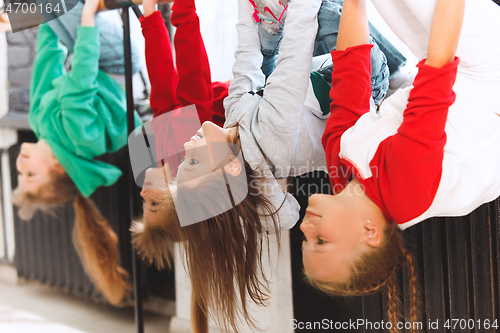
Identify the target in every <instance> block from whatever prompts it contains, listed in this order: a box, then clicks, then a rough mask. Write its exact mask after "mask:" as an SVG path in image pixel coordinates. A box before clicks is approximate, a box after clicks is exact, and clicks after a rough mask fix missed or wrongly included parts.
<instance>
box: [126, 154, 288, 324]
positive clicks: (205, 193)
mask: <svg viewBox="0 0 500 333" xmlns="http://www.w3.org/2000/svg"><path fill="white" fill-rule="evenodd" d="M243 163H244V166H245V168H244V169H245V174H244V175H243V177H241V176H240V177H235V176H232V175H230V174H226V177H228V178H229V182H230V183H232V184H235V183H238V182H239V183H238V185H237V186H231V187H230V188H229V187H226V185H225V184H224V186H221V181H220V175H217V174H215V173H211V174H209V175H207V176H205V177H204V178H203V181H202V182H200V183H199V184H198V185H197V186H195V187H193V188H190V187H187V186H177V187H175V189H174V190H172V192H171V193H173V196H175V199H176V202H177V203H179V202H184V203H189V205H185V206H184V207H183V205H179V204H177V205H174V199H173V196H172V195H170V194H169V195H166V197H165V199H164V203H165V204H168V205H169V209H167V210H166V211H168V212H166V213H165V214H166V215H165V225H170V226H171V227H174V228H176V231H175V232H171V231H167V230H165V229H163V230H159V228H151V227H148V226H147V224H144V223H141V222H136V223H134V226H133V227H132V232H133V243H134V245H135V247H136V249H137V251H138V252H139V253H140V254H141V255H142V256H143V257H147V258H148V262H149V263H154V264H155V265H156V266H158V267H159V268H162V267H163V263H164V259H166V260H167V263H168V262H169V261H168V260H169V259H167V258H169V256H170V255H171V242H172V241H177V240H178V241H181V242H182V243H183V244H184V248H183V250H184V252H183V253H182V254H183V256H184V257H185V258H186V266H187V267H186V270H187V272H188V274H189V276H190V278H191V283H192V288H193V294H194V295H197V296H196V300H197V303H198V306H199V307H200V309H203V311H206V314H207V315H210V316H211V317H212V318H213V319H214V320H215V322H216V323H217V324H218V325H219V326H220V327H221V328H222V329H223V330H226V331H227V330H229V329H232V330H233V331H234V332H239V330H238V326H239V323H240V322H241V321H242V320H243V321H244V322H245V323H246V324H248V325H250V326H252V327H253V328H255V329H258V328H257V327H256V325H255V323H254V320H253V319H252V318H251V316H250V313H249V311H248V307H247V300H248V298H249V299H250V300H251V301H253V302H254V303H256V304H257V305H260V306H266V305H267V300H268V299H269V289H268V285H269V281H268V280H267V279H266V277H265V275H264V272H263V269H262V265H261V262H262V254H263V250H264V246H269V239H268V234H267V231H266V228H265V227H264V225H263V223H262V221H261V218H262V217H263V215H262V213H260V212H259V210H258V207H259V206H260V207H262V208H263V209H264V211H265V213H264V214H265V216H267V217H269V218H270V219H271V220H272V226H271V228H272V230H270V231H269V232H270V233H273V232H274V233H278V232H279V226H278V223H277V220H276V217H275V213H276V209H275V208H274V206H272V204H271V203H270V202H269V200H268V199H267V197H266V196H265V195H264V193H263V191H262V188H261V186H263V185H264V182H265V180H264V179H263V178H262V177H260V176H258V175H257V171H254V170H252V168H251V167H250V165H249V164H248V163H247V162H246V161H244V162H243ZM228 192H230V193H231V195H232V197H233V198H244V199H243V200H242V201H241V202H239V203H238V204H236V205H235V207H234V208H233V209H230V210H227V211H224V212H223V213H220V214H219V213H217V214H211V213H210V212H211V211H216V212H219V211H220V207H221V206H223V205H224V204H226V202H223V201H224V200H223V199H222V198H224V197H227V193H228ZM235 201H236V199H235ZM237 201H239V200H237ZM193 207H196V209H193ZM201 211H203V212H204V213H205V214H207V215H206V216H213V217H211V218H208V219H205V220H203V221H202V222H199V223H194V224H191V225H187V226H184V227H182V228H181V227H180V225H181V224H180V219H179V214H181V215H184V216H186V215H188V216H190V217H191V218H194V219H196V218H197V217H198V216H200V215H199V213H200V212H201ZM261 212H262V211H261ZM193 215H196V216H194V217H193ZM214 215H215V216H214ZM163 242H164V243H163ZM278 246H279V244H278Z"/></svg>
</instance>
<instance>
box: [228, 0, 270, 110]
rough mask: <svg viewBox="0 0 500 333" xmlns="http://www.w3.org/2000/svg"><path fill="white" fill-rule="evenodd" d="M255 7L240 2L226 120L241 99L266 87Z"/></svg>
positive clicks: (245, 0)
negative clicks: (255, 19) (236, 41)
mask: <svg viewBox="0 0 500 333" xmlns="http://www.w3.org/2000/svg"><path fill="white" fill-rule="evenodd" d="M253 13H254V7H253V6H252V4H251V3H250V1H248V0H238V23H237V24H236V30H237V31H238V47H237V48H236V52H235V54H234V57H235V62H234V65H233V77H234V78H233V79H232V80H231V84H230V86H229V96H228V97H227V98H226V99H225V100H224V109H225V110H226V119H229V118H230V115H231V113H232V112H233V111H234V109H235V108H236V105H237V104H238V102H240V100H241V97H242V96H243V95H244V94H245V93H248V92H249V91H253V90H257V89H260V88H262V87H263V86H264V83H265V76H264V74H263V73H262V71H261V69H260V68H261V66H262V60H263V56H262V52H261V46H260V39H259V32H258V23H257V22H255V21H254V19H253Z"/></svg>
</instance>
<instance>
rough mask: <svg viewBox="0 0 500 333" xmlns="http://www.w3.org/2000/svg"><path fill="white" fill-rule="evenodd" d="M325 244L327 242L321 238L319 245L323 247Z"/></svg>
mask: <svg viewBox="0 0 500 333" xmlns="http://www.w3.org/2000/svg"><path fill="white" fill-rule="evenodd" d="M323 244H326V242H325V241H324V240H322V239H321V238H318V245H323Z"/></svg>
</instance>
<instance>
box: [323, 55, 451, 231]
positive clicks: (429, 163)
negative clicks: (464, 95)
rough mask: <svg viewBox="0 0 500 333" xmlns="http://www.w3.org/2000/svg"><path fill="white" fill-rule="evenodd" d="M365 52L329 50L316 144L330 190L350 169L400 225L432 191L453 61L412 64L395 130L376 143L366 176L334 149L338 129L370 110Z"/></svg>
mask: <svg viewBox="0 0 500 333" xmlns="http://www.w3.org/2000/svg"><path fill="white" fill-rule="evenodd" d="M370 50H371V45H360V46H356V47H352V48H348V49H347V50H345V51H332V59H333V62H334V63H335V66H334V71H333V74H332V78H333V79H332V89H331V91H330V98H331V99H332V103H331V106H330V109H331V114H330V117H329V119H328V121H327V125H326V129H325V133H324V135H323V140H322V142H323V147H324V149H325V152H326V158H327V164H328V170H329V175H330V182H331V184H332V187H333V188H334V190H335V192H338V191H340V190H342V189H343V188H344V187H345V186H346V184H347V180H348V179H349V176H350V175H351V173H354V176H356V178H357V179H358V180H359V181H360V182H361V184H363V186H364V188H365V193H366V194H367V195H368V197H369V198H370V199H371V200H372V201H373V202H374V203H375V204H377V206H378V207H379V208H380V209H381V210H382V212H383V213H384V215H385V216H386V218H387V219H389V220H394V221H395V222H397V223H404V222H407V221H409V220H411V219H413V218H415V217H418V216H420V215H421V214H422V213H424V212H425V211H426V210H427V209H428V208H429V207H430V206H431V204H432V202H433V200H434V197H435V194H436V191H437V189H438V186H439V182H440V180H441V172H442V161H443V156H444V146H445V143H446V133H445V124H446V119H447V115H448V108H449V106H450V105H452V104H453V102H454V101H455V93H454V92H453V90H452V88H453V84H454V82H455V78H456V73H457V66H458V62H459V60H458V58H456V59H455V61H453V62H451V63H449V64H447V65H445V66H443V67H442V68H434V67H431V66H427V65H425V64H424V61H425V60H422V61H421V62H420V63H419V64H418V67H419V73H418V75H417V77H416V78H415V82H414V88H413V89H412V91H411V93H410V97H409V99H408V104H407V106H406V110H405V111H404V113H403V117H404V118H403V121H402V123H401V125H400V127H399V128H398V131H397V133H396V134H394V135H391V136H389V137H387V138H386V139H385V140H383V141H382V142H381V143H380V144H379V146H378V149H377V151H376V153H375V155H374V156H373V158H372V159H371V160H370V163H369V168H370V170H372V175H371V177H368V178H366V177H363V175H362V174H360V172H359V170H358V168H357V166H356V165H355V164H354V162H353V161H350V160H349V159H348V158H346V157H344V156H342V153H341V149H340V147H341V140H342V136H343V134H344V132H345V131H346V130H348V129H349V128H350V127H352V126H353V125H354V124H355V123H356V122H357V121H358V119H359V118H360V117H361V116H362V115H364V114H365V113H367V112H369V110H370V103H369V99H370V95H371V86H370V71H371V66H370ZM344 149H345V147H344ZM347 149H349V148H348V147H347Z"/></svg>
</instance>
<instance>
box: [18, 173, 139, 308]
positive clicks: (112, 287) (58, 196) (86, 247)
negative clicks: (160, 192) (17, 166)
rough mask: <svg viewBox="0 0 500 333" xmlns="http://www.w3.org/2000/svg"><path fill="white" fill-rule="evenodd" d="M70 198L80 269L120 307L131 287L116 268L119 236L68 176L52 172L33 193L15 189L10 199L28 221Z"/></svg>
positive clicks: (123, 271) (110, 300)
mask: <svg viewBox="0 0 500 333" xmlns="http://www.w3.org/2000/svg"><path fill="white" fill-rule="evenodd" d="M47 193H48V194H50V195H47ZM72 198H74V202H73V206H74V208H75V225H74V228H73V244H74V246H75V248H76V250H77V252H78V255H79V257H80V260H81V261H82V264H83V267H84V268H85V271H86V272H87V274H88V275H89V276H90V278H91V280H92V281H93V282H94V284H95V285H96V287H97V288H98V289H99V290H100V291H101V292H102V294H103V295H104V297H105V298H106V299H107V300H108V301H109V302H110V303H111V304H114V305H116V304H119V303H120V302H121V301H122V299H123V298H124V297H125V296H127V295H128V293H129V291H130V290H131V288H130V285H129V282H128V274H127V272H126V271H125V270H124V269H123V268H121V267H120V266H119V265H118V261H119V254H118V246H117V245H118V236H117V235H116V234H115V232H114V231H113V229H112V228H111V225H110V224H109V221H108V220H107V219H106V218H105V217H104V216H102V214H101V212H100V211H99V209H98V208H97V207H96V205H95V204H94V202H93V201H92V200H90V199H88V198H85V197H83V196H82V195H81V194H80V193H78V190H77V188H76V186H75V184H74V183H73V181H72V180H71V178H69V176H68V175H67V173H62V174H61V173H57V172H55V171H52V172H51V173H50V180H49V182H47V183H45V184H43V185H42V186H41V187H40V189H39V190H38V191H37V193H34V194H33V193H26V192H23V191H22V190H21V188H20V187H17V188H16V189H15V190H14V192H13V198H12V199H13V202H14V204H15V205H16V206H19V216H20V217H21V218H22V219H24V220H28V219H30V218H31V217H32V216H33V214H34V213H35V212H36V211H37V210H38V209H41V210H43V211H45V212H51V210H52V209H53V208H55V207H57V206H59V205H61V204H62V203H64V202H67V201H69V200H71V199H72Z"/></svg>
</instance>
